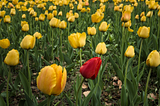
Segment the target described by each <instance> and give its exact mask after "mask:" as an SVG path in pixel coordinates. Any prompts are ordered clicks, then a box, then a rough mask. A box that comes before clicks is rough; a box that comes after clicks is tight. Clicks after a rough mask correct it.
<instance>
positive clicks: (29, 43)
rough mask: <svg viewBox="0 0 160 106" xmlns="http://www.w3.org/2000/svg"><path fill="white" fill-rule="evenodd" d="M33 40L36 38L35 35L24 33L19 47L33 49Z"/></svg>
mask: <svg viewBox="0 0 160 106" xmlns="http://www.w3.org/2000/svg"><path fill="white" fill-rule="evenodd" d="M35 42H36V38H35V36H32V35H26V36H25V37H24V38H23V39H22V41H21V44H20V46H21V48H23V49H33V47H34V45H35Z"/></svg>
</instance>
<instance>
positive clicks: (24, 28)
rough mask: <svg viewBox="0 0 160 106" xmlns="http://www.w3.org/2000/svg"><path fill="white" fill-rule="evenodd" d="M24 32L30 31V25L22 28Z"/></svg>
mask: <svg viewBox="0 0 160 106" xmlns="http://www.w3.org/2000/svg"><path fill="white" fill-rule="evenodd" d="M22 31H24V32H27V31H29V25H28V24H24V25H23V26H22Z"/></svg>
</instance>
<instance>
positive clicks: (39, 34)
mask: <svg viewBox="0 0 160 106" xmlns="http://www.w3.org/2000/svg"><path fill="white" fill-rule="evenodd" d="M33 36H35V37H36V38H37V39H40V38H42V34H41V33H39V32H35V33H34V34H33Z"/></svg>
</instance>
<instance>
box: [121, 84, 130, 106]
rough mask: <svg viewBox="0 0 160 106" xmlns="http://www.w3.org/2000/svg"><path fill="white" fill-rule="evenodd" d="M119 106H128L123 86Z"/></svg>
mask: <svg viewBox="0 0 160 106" xmlns="http://www.w3.org/2000/svg"><path fill="white" fill-rule="evenodd" d="M121 106H128V98H127V93H126V89H125V87H124V85H122V90H121Z"/></svg>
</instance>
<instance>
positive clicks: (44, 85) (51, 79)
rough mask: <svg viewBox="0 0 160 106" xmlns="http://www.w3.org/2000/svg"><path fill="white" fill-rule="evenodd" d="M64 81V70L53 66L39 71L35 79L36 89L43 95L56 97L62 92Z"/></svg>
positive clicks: (65, 76) (65, 75)
mask: <svg viewBox="0 0 160 106" xmlns="http://www.w3.org/2000/svg"><path fill="white" fill-rule="evenodd" d="M66 81H67V71H66V69H65V68H63V69H62V67H61V66H58V65H56V64H53V65H51V66H45V67H44V68H42V69H41V71H40V72H39V75H38V77H37V87H38V89H39V90H41V91H42V92H43V93H44V94H47V95H55V96H57V95H59V94H60V93H61V92H62V91H63V90H64V88H65V85H66Z"/></svg>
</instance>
